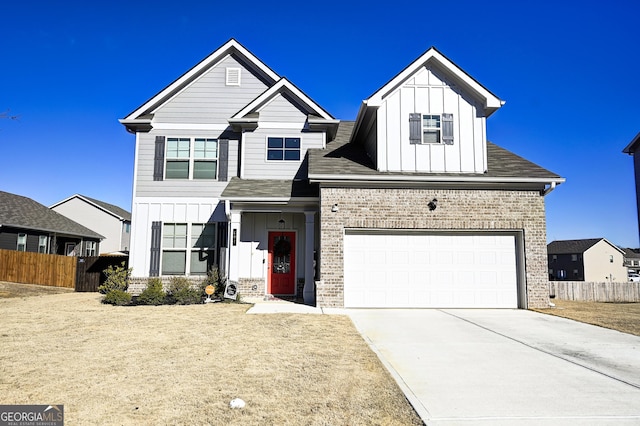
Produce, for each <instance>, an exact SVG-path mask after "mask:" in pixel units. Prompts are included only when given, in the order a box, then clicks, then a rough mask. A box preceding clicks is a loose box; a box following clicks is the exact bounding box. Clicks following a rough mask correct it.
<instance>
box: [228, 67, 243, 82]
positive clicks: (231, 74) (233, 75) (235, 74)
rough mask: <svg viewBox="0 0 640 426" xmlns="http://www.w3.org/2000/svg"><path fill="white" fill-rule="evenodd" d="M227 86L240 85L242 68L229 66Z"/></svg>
mask: <svg viewBox="0 0 640 426" xmlns="http://www.w3.org/2000/svg"><path fill="white" fill-rule="evenodd" d="M227 86H240V68H227Z"/></svg>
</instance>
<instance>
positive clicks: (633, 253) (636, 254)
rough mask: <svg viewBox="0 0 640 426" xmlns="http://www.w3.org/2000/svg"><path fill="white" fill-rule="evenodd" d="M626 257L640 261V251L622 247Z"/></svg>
mask: <svg viewBox="0 0 640 426" xmlns="http://www.w3.org/2000/svg"><path fill="white" fill-rule="evenodd" d="M621 248H622V251H623V252H624V257H626V258H627V259H640V249H632V248H629V247H621Z"/></svg>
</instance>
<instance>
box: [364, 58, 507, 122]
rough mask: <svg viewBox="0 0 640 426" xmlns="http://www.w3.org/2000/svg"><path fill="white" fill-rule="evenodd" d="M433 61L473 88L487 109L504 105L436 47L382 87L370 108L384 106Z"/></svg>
mask: <svg viewBox="0 0 640 426" xmlns="http://www.w3.org/2000/svg"><path fill="white" fill-rule="evenodd" d="M430 60H433V61H435V62H437V63H438V64H440V65H441V66H442V67H444V69H445V70H446V71H447V72H449V73H450V74H451V75H453V76H454V77H455V78H456V79H457V80H460V81H462V82H463V83H465V85H467V86H468V87H469V88H471V89H472V90H473V91H475V92H476V94H477V95H478V96H479V97H481V98H482V99H484V103H485V105H484V106H485V108H487V109H490V110H496V109H498V108H500V107H501V106H502V105H504V101H502V100H500V99H499V98H498V97H497V96H495V95H494V94H493V93H491V92H490V91H489V90H487V89H486V88H485V87H484V86H482V85H481V84H480V83H478V82H477V81H476V80H474V79H473V78H472V77H471V76H470V75H469V74H467V73H466V72H464V71H463V70H462V69H461V68H459V67H458V66H457V65H456V64H454V63H453V62H451V61H450V60H449V59H448V58H446V57H445V56H444V55H443V54H441V53H440V52H438V51H437V50H436V49H435V48H434V47H431V48H430V49H429V50H427V51H426V52H425V53H424V54H423V55H422V56H420V57H419V58H418V59H416V60H415V61H413V62H412V63H411V64H410V65H409V66H408V67H406V68H405V69H404V70H402V71H401V72H400V73H399V74H398V75H396V76H395V77H394V78H392V79H391V80H390V81H389V82H388V83H387V84H385V85H384V86H382V87H381V88H380V89H379V90H378V91H377V92H376V93H374V94H373V95H372V96H371V97H370V98H369V99H368V100H367V103H368V104H369V106H374V107H378V106H380V105H382V101H383V99H384V98H386V97H387V95H388V94H389V93H391V92H392V91H393V90H395V89H396V88H398V87H399V86H400V85H402V83H404V82H405V81H406V80H408V79H409V78H410V77H411V76H412V75H413V74H415V73H416V72H417V71H418V70H419V69H420V68H421V67H422V66H424V65H425V64H426V63H427V62H428V61H430Z"/></svg>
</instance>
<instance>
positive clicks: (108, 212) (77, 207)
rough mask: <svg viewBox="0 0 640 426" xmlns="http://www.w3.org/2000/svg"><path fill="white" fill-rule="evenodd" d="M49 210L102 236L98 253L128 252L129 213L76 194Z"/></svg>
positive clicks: (129, 233)
mask: <svg viewBox="0 0 640 426" xmlns="http://www.w3.org/2000/svg"><path fill="white" fill-rule="evenodd" d="M50 208H51V210H53V211H56V212H58V213H60V214H62V215H64V216H66V217H68V218H69V219H72V220H74V221H76V222H78V223H79V224H81V225H84V226H86V227H87V228H89V229H93V230H94V231H96V232H98V233H100V234H101V235H104V240H102V242H101V243H100V254H105V253H115V252H125V253H126V252H128V251H129V242H130V239H131V238H130V235H131V213H129V212H128V211H126V210H124V209H122V208H120V207H118V206H114V205H113V204H109V203H105V202H104V201H100V200H96V199H94V198H89V197H87V196H84V195H80V194H76V195H73V196H71V197H69V198H66V199H64V200H62V201H60V202H58V203H56V204H54V205H52V206H51V207H50Z"/></svg>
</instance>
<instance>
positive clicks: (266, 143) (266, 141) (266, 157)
mask: <svg viewBox="0 0 640 426" xmlns="http://www.w3.org/2000/svg"><path fill="white" fill-rule="evenodd" d="M270 138H281V139H282V144H283V147H282V160H270V159H269V139H270ZM285 139H298V140H299V141H300V147H299V148H298V151H299V152H300V157H299V158H298V159H297V160H285V159H284V152H285V151H287V149H286V148H285V147H284V144H285V141H284V140H285ZM271 149H279V148H271ZM289 151H294V149H289ZM303 159H304V158H303V155H302V137H301V136H283V135H275V134H274V135H267V136H266V137H265V139H264V161H265V162H267V163H300V162H302V160H303Z"/></svg>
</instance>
